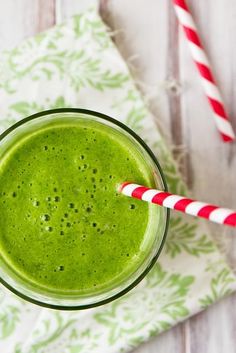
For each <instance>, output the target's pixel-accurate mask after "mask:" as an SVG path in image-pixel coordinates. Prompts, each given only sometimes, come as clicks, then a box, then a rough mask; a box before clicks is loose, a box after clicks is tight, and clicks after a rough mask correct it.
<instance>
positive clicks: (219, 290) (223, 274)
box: [199, 268, 235, 309]
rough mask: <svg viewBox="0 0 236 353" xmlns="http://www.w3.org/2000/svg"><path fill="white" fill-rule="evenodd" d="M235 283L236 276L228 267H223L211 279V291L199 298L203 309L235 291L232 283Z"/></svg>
mask: <svg viewBox="0 0 236 353" xmlns="http://www.w3.org/2000/svg"><path fill="white" fill-rule="evenodd" d="M232 283H235V277H234V275H233V274H232V272H231V271H230V270H229V269H228V268H223V269H222V270H221V271H220V272H219V273H218V274H217V275H216V276H215V277H214V278H212V280H211V288H210V293H209V294H207V295H205V296H204V297H203V298H201V299H200V300H199V303H200V305H201V307H202V309H205V308H206V307H208V306H209V305H211V304H213V303H214V302H215V301H217V300H219V299H220V298H222V297H225V296H226V295H229V294H231V293H232V292H233V290H232V288H231V284H232Z"/></svg>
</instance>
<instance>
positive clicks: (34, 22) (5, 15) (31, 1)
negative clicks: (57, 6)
mask: <svg viewBox="0 0 236 353" xmlns="http://www.w3.org/2000/svg"><path fill="white" fill-rule="evenodd" d="M53 24H54V0H47V1H45V0H7V1H5V0H0V50H3V49H10V48H12V47H14V46H15V45H17V44H18V43H19V42H20V41H22V39H24V38H27V37H29V36H32V35H34V34H36V33H38V32H40V31H42V30H45V29H46V28H48V27H50V26H52V25H53Z"/></svg>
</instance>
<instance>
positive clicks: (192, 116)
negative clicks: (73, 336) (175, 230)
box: [0, 0, 236, 353]
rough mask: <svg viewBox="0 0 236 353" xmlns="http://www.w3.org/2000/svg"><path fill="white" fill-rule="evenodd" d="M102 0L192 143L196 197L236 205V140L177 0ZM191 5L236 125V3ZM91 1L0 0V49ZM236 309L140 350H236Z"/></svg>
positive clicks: (147, 85) (148, 88)
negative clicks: (200, 67)
mask: <svg viewBox="0 0 236 353" xmlns="http://www.w3.org/2000/svg"><path fill="white" fill-rule="evenodd" d="M92 1H93V0H92ZM102 2H103V15H104V16H105V17H106V20H107V21H108V23H109V24H110V25H111V27H112V28H113V29H114V30H116V31H117V35H116V39H115V41H116V44H117V45H118V47H119V49H120V51H121V53H122V55H123V56H124V57H125V59H126V60H127V61H128V62H129V63H130V67H131V71H132V73H133V75H134V77H135V79H136V81H137V84H138V85H139V87H140V89H141V90H142V91H143V93H144V94H145V95H146V97H147V98H148V99H147V100H148V102H149V107H150V109H151V110H152V111H153V113H154V114H155V116H156V117H157V124H158V125H161V126H163V130H164V131H165V132H166V135H167V136H168V139H169V142H170V143H171V144H173V143H175V144H177V145H178V146H177V147H178V148H179V147H180V146H181V145H184V146H185V147H186V148H185V150H186V151H187V152H188V153H187V154H186V155H185V157H184V158H183V159H182V161H183V168H182V170H183V171H184V173H185V177H186V180H187V181H188V183H189V185H190V186H191V188H192V193H193V196H194V197H195V198H196V199H201V200H203V201H204V200H205V201H211V202H212V203H216V204H221V205H222V206H227V207H230V208H236V203H235V202H236V201H235V200H236V197H235V196H236V191H235V175H236V157H235V155H236V153H235V152H236V144H235V145H225V144H223V143H222V142H221V141H220V139H219V136H218V133H217V131H216V129H215V126H214V122H213V119H212V115H211V111H210V108H209V107H208V104H207V101H206V99H205V96H204V94H203V92H202V88H201V85H200V81H199V78H198V75H197V72H196V70H195V67H194V65H193V63H192V59H191V57H190V55H189V51H188V48H187V46H186V43H185V39H184V36H183V33H182V31H180V36H178V31H177V24H176V20H175V16H174V12H173V9H172V5H171V1H156V0H149V1H146V0H128V1H127V0H102ZM189 5H190V7H191V8H192V10H193V15H194V17H195V20H196V23H197V25H198V27H199V29H200V33H201V34H202V37H203V42H204V44H206V48H207V52H208V54H209V57H210V60H211V62H212V64H213V66H214V71H215V73H216V77H217V79H218V82H219V85H220V87H221V88H222V93H223V97H225V101H226V104H227V107H228V110H229V112H230V113H231V115H232V116H233V117H234V128H235V130H236V119H235V117H236V108H235V104H234V102H235V100H236V97H235V95H236V90H235V89H234V78H235V73H236V61H235V55H236V49H234V48H235V47H236V46H235V41H236V39H235V38H236V37H235V33H236V22H235V20H234V19H235V18H236V3H235V1H234V0H227V2H226V1H222V0H208V1H207V2H206V1H205V0H199V1H194V0H189ZM83 6H84V1H80V0H47V1H46V0H7V1H5V0H0V49H1V50H2V49H5V48H11V47H13V46H14V45H16V44H18V43H19V42H20V41H21V40H22V39H23V38H25V37H28V36H30V35H34V34H35V33H37V32H38V31H41V30H43V29H45V28H47V27H49V26H51V25H52V24H53V23H54V22H55V19H57V21H61V20H63V19H65V18H68V17H69V16H72V15H74V14H76V13H77V12H78V11H80V10H81V9H82V7H83ZM86 6H87V4H86ZM179 91H180V92H182V93H183V94H182V95H181V97H179V96H178V93H179ZM178 148H177V150H178ZM177 155H178V154H177ZM208 226H209V227H210V228H211V230H212V231H213V232H214V233H215V234H218V236H219V237H224V239H228V242H227V243H226V251H227V257H228V259H229V261H230V262H231V264H232V265H233V264H234V265H235V267H236V238H235V231H234V237H233V234H232V233H233V231H230V229H229V228H226V227H225V228H222V227H219V226H217V225H210V224H209V225H208ZM235 307H236V296H231V297H230V298H227V299H225V300H222V301H221V302H220V303H218V304H216V305H214V306H213V307H211V308H209V309H208V310H207V311H205V312H203V313H201V314H199V315H197V316H195V317H194V318H191V319H190V320H188V321H187V322H185V323H184V324H181V325H178V326H176V327H175V328H173V329H171V330H170V331H168V332H166V333H164V334H162V335H160V336H159V337H157V338H155V339H153V340H151V341H150V342H148V343H146V344H143V345H142V346H141V347H139V348H138V349H136V350H135V351H134V353H156V352H158V353H167V352H175V353H203V352H204V353H213V352H214V353H221V352H227V353H235V352H236V344H235V343H236V339H235V333H236V325H235V322H236V309H235Z"/></svg>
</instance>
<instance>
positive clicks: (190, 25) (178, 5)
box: [173, 0, 235, 142]
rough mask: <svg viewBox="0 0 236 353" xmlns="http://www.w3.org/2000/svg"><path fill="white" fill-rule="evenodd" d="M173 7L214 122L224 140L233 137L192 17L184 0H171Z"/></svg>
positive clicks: (228, 140)
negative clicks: (199, 77) (198, 74)
mask: <svg viewBox="0 0 236 353" xmlns="http://www.w3.org/2000/svg"><path fill="white" fill-rule="evenodd" d="M173 4H174V8H175V11H176V14H177V17H178V19H179V23H180V24H181V25H182V27H183V29H184V32H185V34H186V37H187V40H188V44H189V47H190V51H191V54H192V57H193V60H194V62H195V63H196V65H197V68H198V71H199V73H200V76H201V79H202V83H203V88H204V91H205V93H206V96H207V98H208V101H209V103H210V106H211V108H212V110H213V113H214V118H215V123H216V126H217V128H218V130H219V132H220V135H221V137H222V139H223V141H225V142H230V141H233V140H234V138H235V135H234V132H233V129H232V126H231V124H230V122H229V119H228V116H227V114H226V111H225V107H224V103H223V100H222V97H221V94H220V91H219V89H218V87H217V85H216V82H215V79H214V76H213V74H212V70H211V67H210V63H209V60H208V57H207V55H206V53H205V51H204V49H203V47H202V44H201V40H200V37H199V35H198V32H197V28H196V25H195V22H194V20H193V17H192V15H191V13H190V11H189V9H188V7H187V5H186V2H185V0H173Z"/></svg>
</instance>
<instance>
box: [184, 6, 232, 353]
mask: <svg viewBox="0 0 236 353" xmlns="http://www.w3.org/2000/svg"><path fill="white" fill-rule="evenodd" d="M189 5H190V8H191V10H192V12H193V15H194V17H195V19H196V22H197V24H198V27H199V31H200V34H201V37H202V40H203V43H204V44H205V48H206V51H207V52H208V54H209V57H210V60H211V63H212V66H213V69H214V72H215V74H216V77H217V81H218V82H219V86H220V88H221V91H222V93H223V96H224V97H225V102H226V106H227V109H228V111H229V112H230V115H231V119H232V122H233V124H234V128H235V127H236V120H235V119H236V111H235V108H234V106H235V104H234V101H235V90H234V72H235V69H236V65H235V58H234V57H235V53H236V51H235V49H234V48H235V46H234V43H235V39H234V33H235V30H236V24H235V21H234V18H235V15H236V4H235V2H234V1H233V0H230V1H229V2H228V4H227V6H225V4H224V3H223V2H222V1H220V0H211V1H208V2H207V3H206V2H205V1H198V2H196V1H193V0H191V1H189ZM180 68H181V80H182V83H183V84H184V85H185V87H186V89H185V93H184V94H183V95H182V127H183V139H184V143H185V145H186V149H187V150H188V151H189V159H188V163H189V165H188V168H186V172H188V170H191V171H192V173H191V174H192V176H193V178H192V193H193V196H194V197H195V198H196V199H200V200H206V201H209V202H212V203H215V204H219V205H223V206H224V205H225V206H227V207H232V208H235V207H236V204H235V196H236V190H235V175H236V157H235V152H236V144H235V143H234V144H231V145H230V144H228V145H227V144H223V143H222V142H221V140H220V138H219V135H218V132H217V131H216V128H215V125H214V121H213V117H212V112H211V110H210V108H209V106H208V102H207V100H206V98H205V96H204V93H203V90H202V87H201V84H200V80H199V77H198V73H197V71H196V69H195V67H194V64H193V62H192V58H191V57H190V54H189V50H188V48H187V45H186V41H185V38H184V36H183V33H182V31H180ZM208 227H209V229H211V231H212V233H213V234H214V236H216V237H217V238H219V239H220V240H221V242H223V245H224V249H225V252H226V255H227V258H228V260H229V262H230V263H231V265H232V266H234V267H235V266H236V253H235V250H236V239H235V231H233V230H231V229H230V228H227V227H225V228H223V227H219V226H216V225H213V224H208ZM235 301H236V296H235V295H234V296H232V297H230V298H227V299H225V300H223V301H221V302H220V303H219V304H217V305H214V306H213V307H211V308H209V309H208V310H207V311H206V312H204V313H201V314H199V315H197V316H196V317H194V318H192V319H191V320H190V323H189V325H190V332H191V336H190V346H191V352H192V353H198V352H207V353H208V352H209V353H210V352H214V353H218V352H219V353H220V352H226V351H227V352H230V353H231V352H232V353H233V352H235V342H236V341H235V319H236V312H235V310H232V308H234V307H235Z"/></svg>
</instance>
